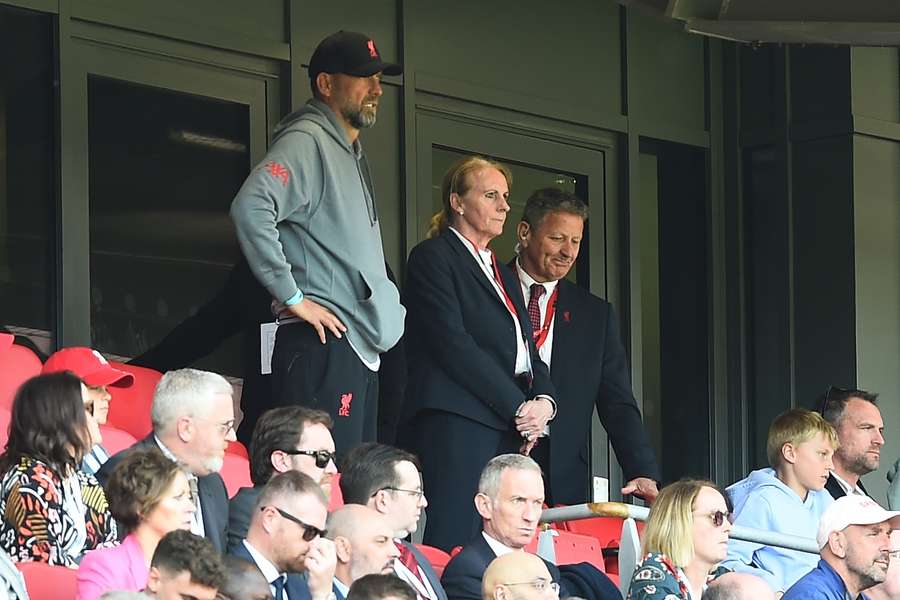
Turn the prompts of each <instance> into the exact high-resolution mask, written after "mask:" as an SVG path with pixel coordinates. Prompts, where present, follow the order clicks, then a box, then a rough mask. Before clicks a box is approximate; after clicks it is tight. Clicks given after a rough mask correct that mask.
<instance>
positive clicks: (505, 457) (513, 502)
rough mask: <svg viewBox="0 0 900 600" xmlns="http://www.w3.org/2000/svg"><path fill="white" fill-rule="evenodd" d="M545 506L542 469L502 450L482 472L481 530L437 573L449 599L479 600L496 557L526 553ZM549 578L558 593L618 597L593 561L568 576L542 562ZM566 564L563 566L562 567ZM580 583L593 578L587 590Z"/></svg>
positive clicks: (478, 499)
mask: <svg viewBox="0 0 900 600" xmlns="http://www.w3.org/2000/svg"><path fill="white" fill-rule="evenodd" d="M543 504H544V480H543V478H542V477H541V468H540V466H538V464H537V463H536V462H535V461H534V460H532V459H531V458H529V457H527V456H522V455H521V454H501V455H500V456H497V457H494V458H492V459H491V461H490V462H489V463H488V464H487V466H486V467H485V468H484V470H483V471H482V472H481V479H480V480H479V482H478V494H477V495H476V496H475V508H476V509H477V510H478V514H479V515H481V521H482V531H481V533H479V534H478V535H476V536H475V538H473V539H472V540H471V541H470V542H469V543H468V544H466V545H465V546H464V547H463V549H462V551H461V552H460V553H459V554H457V555H456V556H454V557H453V558H452V559H451V560H450V562H449V563H447V567H446V568H445V569H444V574H443V575H442V576H441V583H442V584H443V585H444V590H446V592H447V597H448V598H449V599H450V600H481V598H482V578H483V577H484V572H485V570H486V569H487V568H488V565H489V564H490V563H491V561H493V560H494V559H495V558H497V557H498V556H504V555H506V554H510V553H512V552H524V548H525V546H527V545H528V544H529V543H530V542H531V540H532V539H533V538H534V536H535V535H536V533H537V527H538V523H539V522H540V518H541V512H542V507H543ZM544 564H545V565H546V567H547V571H548V572H549V573H550V579H551V580H552V581H554V582H557V583H559V587H560V589H559V596H560V597H561V598H566V597H568V596H572V595H576V596H580V597H584V598H588V597H590V598H602V599H604V600H606V599H610V598H616V599H621V597H622V596H621V594H619V591H618V590H617V589H616V586H615V585H614V584H613V583H612V581H610V580H609V579H608V578H607V577H606V576H605V575H604V574H603V573H601V572H600V571H599V570H597V569H596V568H595V567H593V566H592V565H587V564H581V565H575V566H574V569H575V570H574V572H572V573H570V574H569V575H570V578H569V579H567V578H566V576H565V575H561V574H560V570H559V569H558V568H557V567H556V565H554V564H553V563H550V562H547V561H544ZM564 568H567V567H564ZM584 581H589V582H591V585H590V589H589V590H585V589H584V586H583V582H584Z"/></svg>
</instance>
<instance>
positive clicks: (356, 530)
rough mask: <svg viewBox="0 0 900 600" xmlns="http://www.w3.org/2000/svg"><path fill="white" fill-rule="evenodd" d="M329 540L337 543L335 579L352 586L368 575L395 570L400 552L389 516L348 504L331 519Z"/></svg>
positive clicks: (335, 546) (334, 513)
mask: <svg viewBox="0 0 900 600" xmlns="http://www.w3.org/2000/svg"><path fill="white" fill-rule="evenodd" d="M328 537H329V538H330V539H332V540H334V549H335V554H336V555H337V566H336V567H335V570H334V576H335V577H337V578H338V580H339V581H341V583H343V584H344V585H346V586H350V585H352V584H353V582H354V581H356V580H357V579H359V578H360V577H363V576H365V575H372V574H377V573H381V574H386V573H391V572H393V570H394V559H395V558H396V557H398V556H400V550H399V549H398V548H397V545H396V544H395V543H394V531H393V528H392V525H391V522H390V520H389V519H388V517H387V516H386V515H383V514H381V513H379V512H378V511H376V510H374V509H372V508H369V507H368V506H362V505H359V504H347V505H344V506H342V507H341V508H339V509H337V510H336V511H334V512H333V513H331V515H330V516H329V517H328Z"/></svg>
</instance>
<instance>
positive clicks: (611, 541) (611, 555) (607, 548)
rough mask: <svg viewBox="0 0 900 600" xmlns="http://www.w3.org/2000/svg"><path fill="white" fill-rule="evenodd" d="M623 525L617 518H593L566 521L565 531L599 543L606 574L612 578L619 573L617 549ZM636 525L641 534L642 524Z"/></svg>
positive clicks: (622, 521) (639, 522)
mask: <svg viewBox="0 0 900 600" xmlns="http://www.w3.org/2000/svg"><path fill="white" fill-rule="evenodd" d="M623 523H624V520H623V519H620V518H617V517H594V518H593V519H578V520H575V521H567V522H566V523H565V529H566V530H567V531H571V532H572V533H578V534H581V535H588V536H591V537H592V538H594V539H596V540H597V541H598V542H599V543H600V548H602V549H603V556H604V558H605V560H606V573H607V574H608V575H609V576H610V577H612V576H613V575H617V574H618V573H619V559H618V549H619V545H620V542H621V539H622V524H623ZM636 525H637V530H638V533H642V532H643V531H644V522H643V521H637V522H636Z"/></svg>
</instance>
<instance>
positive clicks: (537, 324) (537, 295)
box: [528, 283, 547, 337]
mask: <svg viewBox="0 0 900 600" xmlns="http://www.w3.org/2000/svg"><path fill="white" fill-rule="evenodd" d="M545 291H547V290H545V289H544V286H542V285H541V284H539V283H532V284H531V297H530V298H528V318H529V319H531V331H532V333H533V334H534V336H535V337H537V335H538V333H539V332H540V330H541V305H540V300H541V296H543V295H544V292H545Z"/></svg>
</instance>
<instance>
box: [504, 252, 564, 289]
mask: <svg viewBox="0 0 900 600" xmlns="http://www.w3.org/2000/svg"><path fill="white" fill-rule="evenodd" d="M514 262H515V264H516V273H518V275H519V281H521V282H522V287H523V288H524V289H526V290H530V289H531V286H532V285H533V284H535V283H538V284H539V285H542V286H544V289H545V290H547V296H549V295H550V294H552V293H553V290H555V289H556V284H557V283H559V280H558V279H555V280H553V281H547V282H544V283H540V282H538V281H535V280H534V277H532V276H531V275H529V274H528V272H527V271H525V269H523V268H522V265H521V264H519V257H518V256H517V257H516V260H515V261H514Z"/></svg>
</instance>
